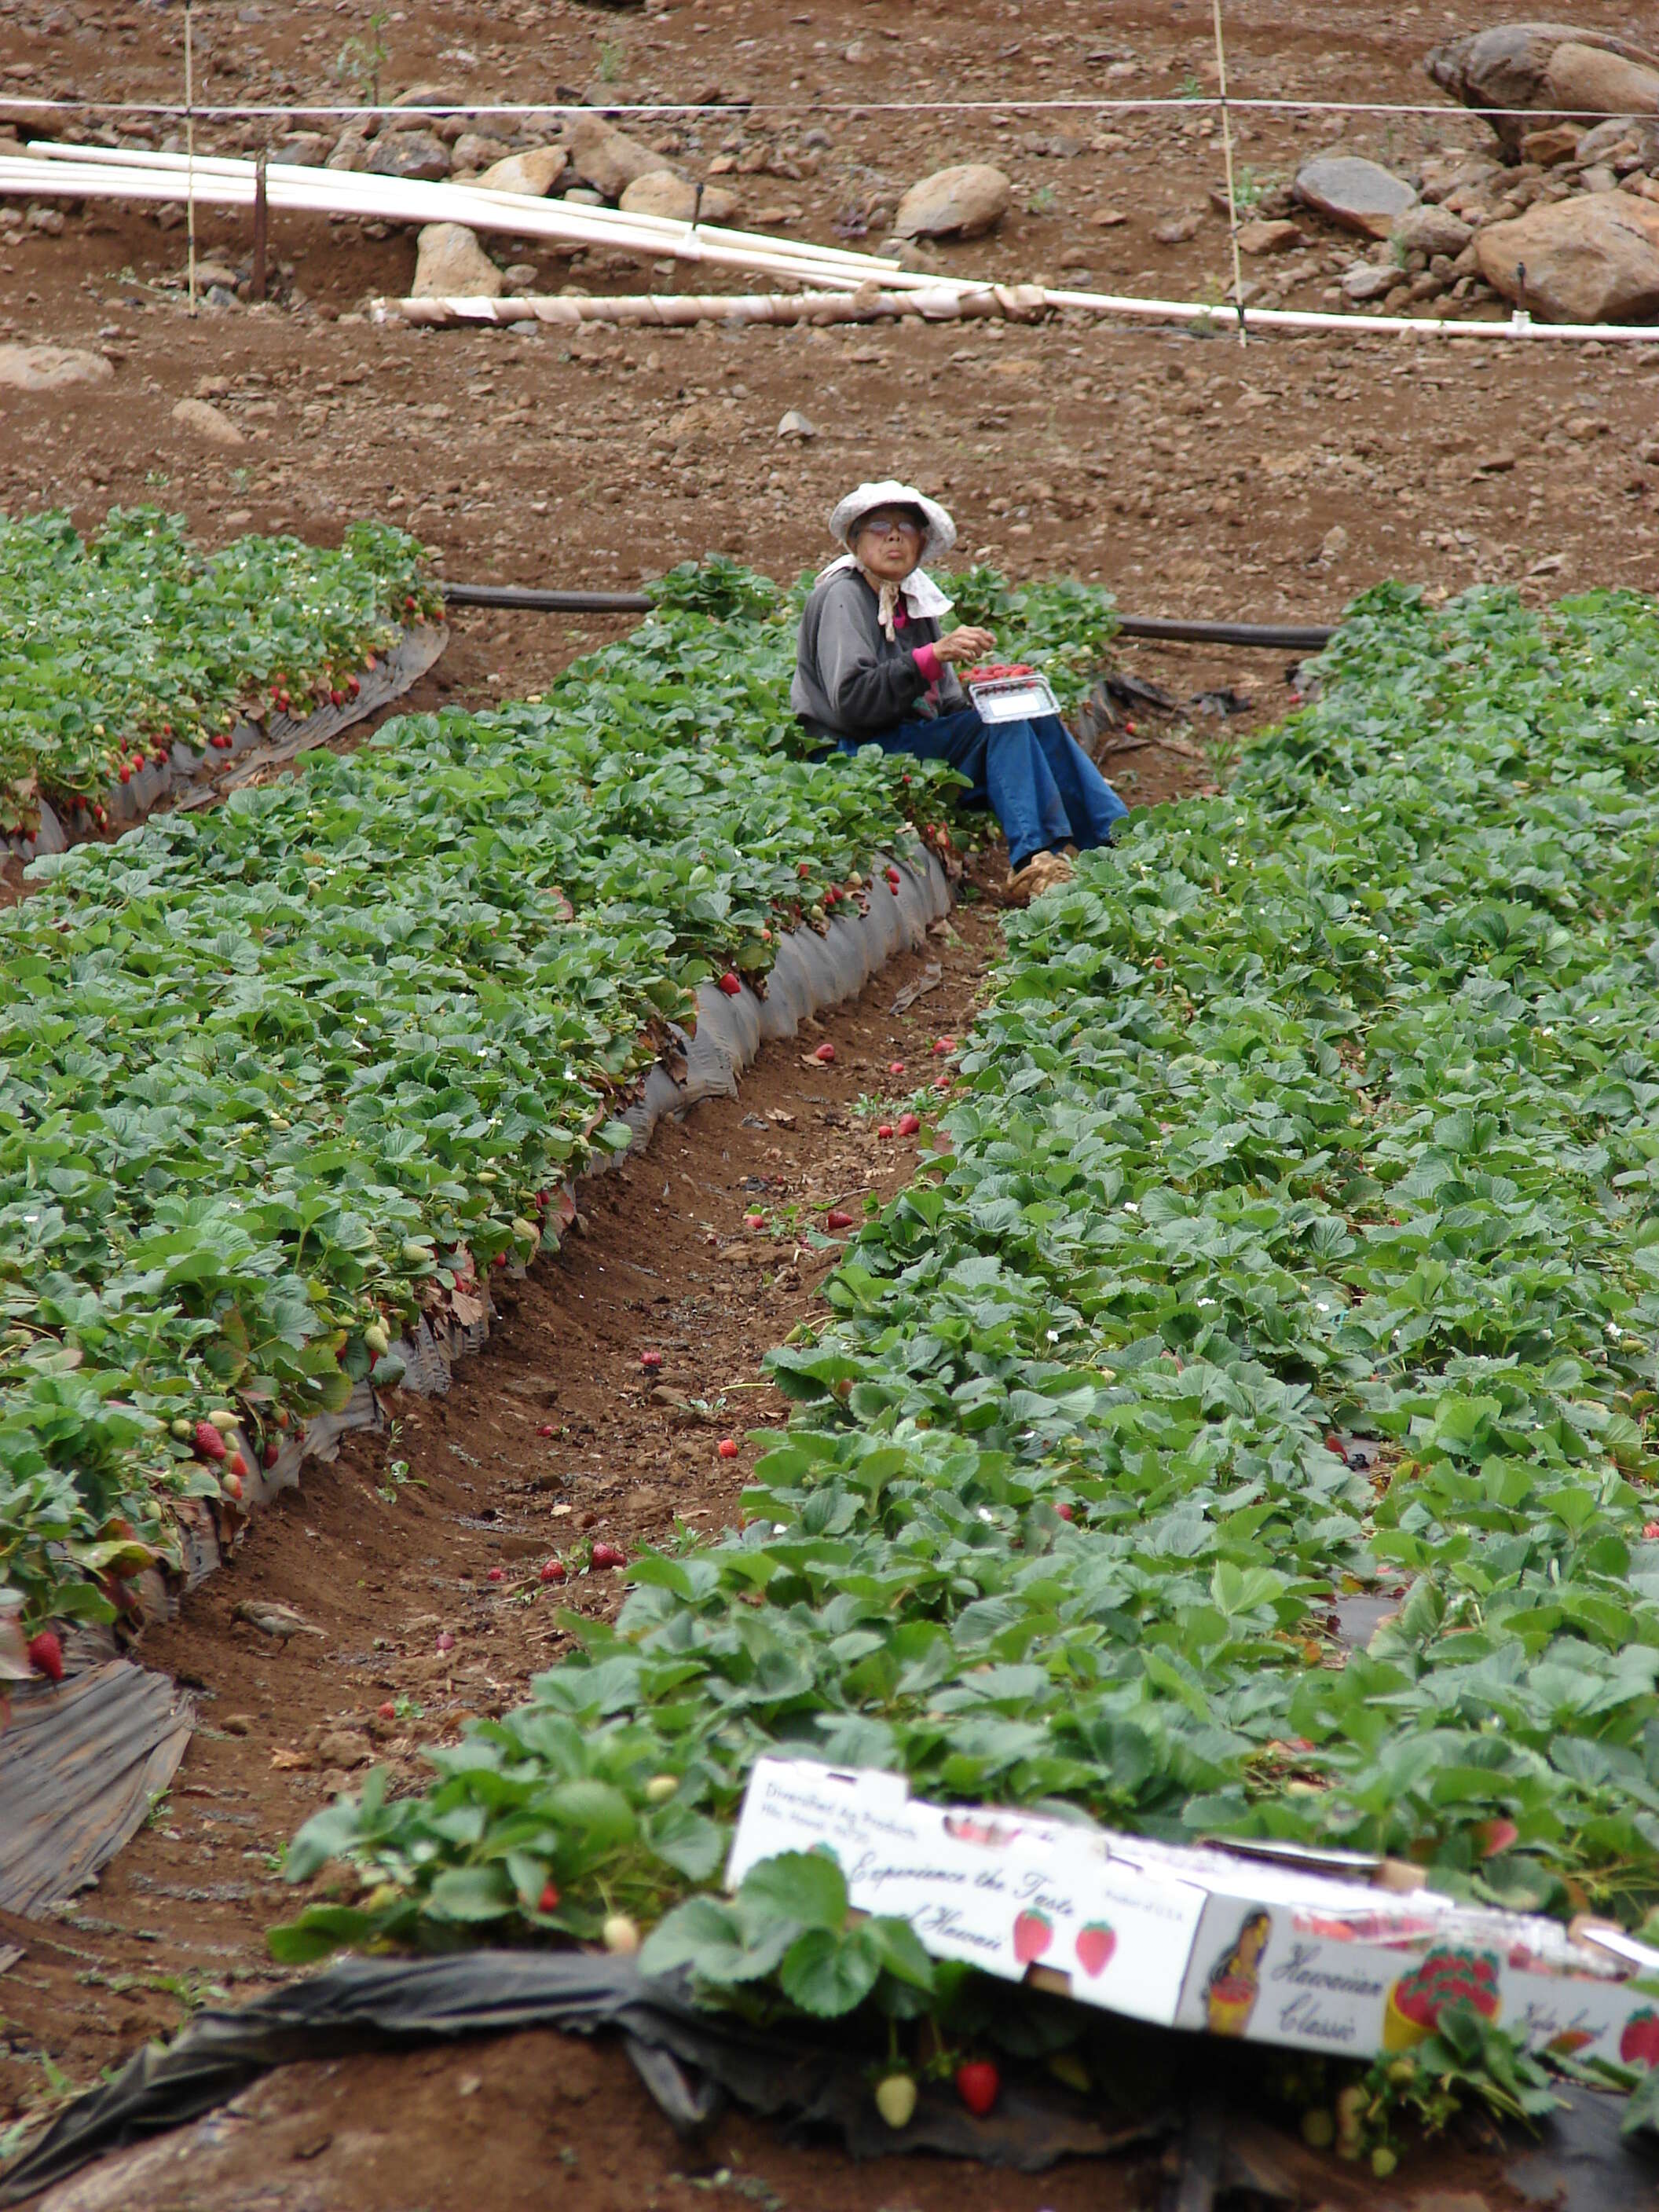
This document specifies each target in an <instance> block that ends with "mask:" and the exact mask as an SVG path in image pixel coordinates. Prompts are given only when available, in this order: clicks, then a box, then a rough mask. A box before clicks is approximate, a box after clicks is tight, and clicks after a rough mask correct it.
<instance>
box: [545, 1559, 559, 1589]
mask: <svg viewBox="0 0 1659 2212" xmlns="http://www.w3.org/2000/svg"><path fill="white" fill-rule="evenodd" d="M542 1580H543V1581H544V1583H562V1581H563V1580H564V1561H563V1560H562V1559H550V1560H549V1561H548V1563H547V1565H545V1566H544V1568H543V1569H542Z"/></svg>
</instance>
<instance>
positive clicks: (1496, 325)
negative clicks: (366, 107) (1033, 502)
mask: <svg viewBox="0 0 1659 2212" xmlns="http://www.w3.org/2000/svg"><path fill="white" fill-rule="evenodd" d="M41 150H42V151H43V152H45V151H46V149H45V148H44V147H43V148H42V149H41ZM105 150H106V149H96V151H97V152H98V154H99V155H100V157H101V155H102V154H103V152H104V151H105ZM107 150H110V151H112V152H115V153H118V154H121V155H125V156H127V157H128V158H126V159H124V160H122V161H115V162H105V161H103V160H102V159H101V158H100V159H99V160H97V161H90V160H84V159H81V158H78V156H79V155H80V152H81V149H69V148H61V149H54V150H52V153H51V156H50V158H49V159H46V160H44V161H43V160H40V159H38V158H34V157H32V156H16V155H13V156H6V155H0V192H7V191H11V192H18V193H24V194H30V195H38V194H40V192H42V191H52V192H56V193H57V194H58V195H60V196H61V197H65V198H72V199H89V198H95V197H110V198H128V199H143V200H167V199H173V198H176V197H177V195H178V187H177V172H176V170H175V169H174V168H173V167H171V166H170V165H171V164H173V163H178V164H179V166H183V158H184V157H182V156H179V155H164V156H161V157H159V158H158V157H155V156H149V158H148V159H146V158H144V157H143V153H142V150H141V149H130V148H120V149H107ZM134 156H137V158H132V157H134ZM195 171H196V175H197V192H198V196H205V197H211V198H212V199H214V200H216V202H218V203H219V204H222V205H228V206H236V207H240V206H251V205H252V200H253V195H254V165H253V163H252V162H251V161H231V160H228V159H226V158H224V157H198V159H197V161H196V164H195ZM204 171H207V172H208V173H207V174H205V175H204ZM267 177H268V180H269V181H268V185H267V192H268V197H269V201H270V205H271V206H273V207H281V208H286V209H290V210H295V211H309V212H312V213H319V214H343V215H356V216H362V215H367V214H372V215H374V216H384V217H385V218H386V219H388V220H390V221H392V222H417V223H426V222H459V223H464V224H465V225H467V226H469V227H470V228H476V229H489V230H501V231H508V232H511V233H513V234H516V235H519V236H525V237H546V238H551V239H556V240H561V241H562V242H563V243H565V244H575V245H580V246H611V247H612V248H614V249H616V250H617V251H619V252H633V253H638V254H640V255H641V256H642V257H645V258H657V257H659V256H661V255H663V254H671V255H672V256H673V257H674V258H676V259H678V260H683V261H699V262H703V263H706V264H708V266H710V267H712V268H721V269H732V270H754V271H757V272H759V273H760V274H763V275H768V276H784V277H787V278H789V279H790V280H791V281H792V282H795V283H802V284H809V285H816V286H818V287H820V288H822V289H825V290H827V291H832V292H837V293H842V292H853V291H856V290H858V289H860V288H861V287H863V286H865V285H871V286H873V287H875V288H877V289H878V290H881V291H891V292H926V291H935V290H936V291H939V292H956V293H957V294H961V293H964V292H969V293H983V292H985V291H986V290H987V289H1007V290H1010V291H1011V292H1012V293H1014V294H1017V295H1020V308H1019V312H1022V313H1029V312H1030V307H1031V306H1032V305H1041V306H1043V307H1050V308H1056V309H1060V308H1067V307H1072V308H1077V309H1079V310H1080V311H1081V312H1083V313H1087V314H1095V315H1115V316H1122V317H1124V318H1126V319H1130V320H1134V321H1141V322H1159V323H1182V324H1187V325H1192V324H1194V323H1196V324H1199V325H1202V326H1204V327H1206V328H1209V329H1218V330H1226V329H1235V330H1236V329H1237V327H1238V325H1239V321H1240V319H1241V316H1242V319H1243V323H1244V325H1245V327H1246V328H1247V329H1249V330H1261V331H1326V332H1329V333H1333V334H1335V335H1340V336H1347V337H1367V336H1372V335H1376V336H1379V337H1389V336H1394V337H1417V338H1487V339H1522V340H1525V339H1534V338H1544V339H1559V340H1562V341H1565V342H1568V343H1584V342H1589V341H1592V340H1594V341H1598V342H1600V343H1607V344H1626V345H1632V344H1634V345H1640V344H1645V343H1651V342H1654V341H1656V340H1659V325H1652V324H1647V325H1643V324H1627V323H1539V322H1534V320H1533V319H1532V317H1531V316H1530V315H1529V314H1528V313H1525V312H1524V311H1523V310H1522V309H1519V308H1517V309H1516V311H1515V312H1514V313H1512V314H1511V315H1510V316H1509V317H1508V318H1507V319H1504V321H1502V322H1486V321H1477V320H1474V319H1471V320H1469V321H1467V322H1465V321H1462V320H1455V321H1454V320H1450V319H1445V318H1430V317H1426V316H1423V317H1418V316H1409V315H1398V316H1395V315H1364V314H1332V313H1320V312H1318V311H1316V310H1312V309H1302V308H1289V307H1282V308H1281V307H1245V308H1243V309H1239V308H1237V307H1218V306H1216V305H1214V304H1213V303H1212V302H1210V301H1197V300H1148V299H1143V298H1139V297H1137V296H1135V295H1132V294H1123V293H1109V292H1077V291H1056V290H1053V289H1038V288H1035V287H1030V286H1017V287H1012V288H994V287H987V286H986V284H985V283H984V282H983V280H982V279H979V280H975V279H972V278H966V277H939V276H930V275H926V274H923V273H921V272H920V271H912V270H902V269H900V268H898V267H897V266H896V264H893V263H891V262H888V261H883V260H879V259H878V258H876V257H875V256H874V255H866V254H854V253H846V254H841V253H838V252H836V250H835V249H832V248H818V249H815V251H816V252H817V253H819V254H821V255H823V256H824V257H826V258H823V259H817V260H815V259H814V258H811V256H809V255H807V254H805V253H801V252H797V250H796V248H795V247H794V246H793V244H790V245H785V246H780V245H778V244H777V243H776V241H775V240H771V239H769V238H764V237H761V236H759V235H757V234H752V233H749V232H744V231H725V232H709V231H708V230H705V229H703V228H702V227H701V226H696V225H692V224H690V223H680V222H674V221H673V219H672V218H671V217H668V216H641V217H638V218H635V217H631V216H623V215H622V214H620V213H619V212H617V211H616V210H611V209H606V208H580V209H571V208H569V207H568V206H567V204H565V203H564V202H562V201H558V200H546V199H538V198H532V197H529V196H527V195H524V196H521V195H518V194H513V193H506V192H502V193H497V192H493V191H478V190H477V188H476V187H474V186H471V185H447V184H425V183H421V182H418V181H416V180H414V179H408V178H391V177H370V176H367V175H364V174H363V173H361V172H358V171H353V170H325V169H303V168H295V167H292V166H291V165H287V164H272V165H271V166H270V168H269V170H268V171H267ZM204 186H205V188H206V189H205V193H204V190H203V188H204ZM481 319H482V318H481ZM491 319H493V318H491Z"/></svg>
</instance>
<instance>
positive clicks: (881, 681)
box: [789, 568, 968, 744]
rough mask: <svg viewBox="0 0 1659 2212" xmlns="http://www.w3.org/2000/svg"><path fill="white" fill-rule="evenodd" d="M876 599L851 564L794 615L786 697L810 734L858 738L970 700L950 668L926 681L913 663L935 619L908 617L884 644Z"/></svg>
mask: <svg viewBox="0 0 1659 2212" xmlns="http://www.w3.org/2000/svg"><path fill="white" fill-rule="evenodd" d="M878 605H879V602H878V599H877V597H876V594H875V592H873V591H872V589H871V587H870V586H869V585H868V584H866V582H865V580H864V579H863V577H862V576H861V575H860V574H859V573H858V571H857V570H856V569H855V568H840V569H837V570H836V572H835V573H834V574H831V575H828V576H825V577H823V578H822V579H821V580H820V581H819V582H818V583H817V584H816V585H815V586H813V589H812V594H811V598H810V599H808V600H807V602H806V605H805V610H804V611H803V612H802V615H801V618H800V639H799V643H798V645H797V647H796V648H795V679H794V682H793V684H791V685H790V687H789V703H790V705H791V706H792V707H793V708H794V710H795V713H796V714H797V715H798V717H799V720H800V721H801V722H802V724H803V725H804V726H805V728H806V729H808V730H809V731H810V732H811V733H812V735H813V736H814V737H818V738H834V739H836V740H840V739H842V738H847V739H850V740H851V741H852V742H853V743H854V744H866V743H867V742H868V740H869V739H871V738H875V737H878V736H879V735H880V733H881V732H883V731H884V730H890V729H891V728H892V726H893V725H894V724H895V723H896V722H908V721H915V720H924V719H925V720H932V719H933V717H934V716H935V715H936V714H957V713H959V712H960V711H961V709H962V708H963V707H964V706H966V704H967V703H968V702H967V698H966V695H965V694H964V693H963V688H962V685H961V684H959V683H958V681H957V674H956V671H955V670H954V669H953V668H945V670H944V671H942V672H941V674H940V676H939V681H938V683H937V684H932V685H930V684H929V683H928V681H927V678H926V677H925V676H924V675H923V674H922V672H921V670H920V669H919V668H918V667H917V666H916V663H915V647H917V646H919V645H932V644H933V643H935V642H936V641H937V640H938V638H939V624H938V623H936V622H933V621H931V620H928V619H927V618H926V617H918V616H915V615H912V616H910V617H909V618H908V621H907V622H906V623H905V624H904V626H903V628H902V629H900V631H899V633H898V638H897V641H896V643H893V642H890V641H889V640H888V638H887V637H886V635H884V632H883V629H882V627H881V623H880V622H879V621H878Z"/></svg>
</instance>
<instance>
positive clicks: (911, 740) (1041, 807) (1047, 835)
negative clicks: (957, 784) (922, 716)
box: [841, 707, 1129, 868]
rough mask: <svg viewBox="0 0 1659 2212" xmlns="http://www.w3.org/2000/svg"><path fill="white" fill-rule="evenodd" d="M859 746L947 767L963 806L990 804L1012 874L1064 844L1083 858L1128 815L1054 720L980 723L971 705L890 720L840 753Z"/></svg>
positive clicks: (843, 744) (1055, 717)
mask: <svg viewBox="0 0 1659 2212" xmlns="http://www.w3.org/2000/svg"><path fill="white" fill-rule="evenodd" d="M860 744H874V745H879V746H880V747H881V749H882V750H883V752H884V753H914V754H915V756H916V757H917V759H918V760H942V761H948V762H949V763H950V764H951V767H952V768H953V769H957V772H958V773H959V774H960V775H965V776H966V777H967V778H968V780H969V783H970V784H971V785H972V787H973V788H972V789H971V790H970V791H969V793H968V794H967V799H966V804H967V805H969V806H985V805H988V806H989V807H990V809H991V811H992V812H993V813H994V815H995V816H996V817H997V820H998V821H999V822H1000V823H1001V824H1002V834H1003V835H1004V836H1005V837H1006V839H1007V840H1008V865H1009V866H1010V867H1012V868H1019V867H1024V865H1025V863H1026V861H1027V860H1030V859H1031V857H1032V856H1033V854H1037V853H1049V852H1057V851H1058V850H1059V848H1060V847H1061V846H1062V845H1075V846H1077V847H1078V848H1079V851H1083V852H1086V851H1087V850H1088V849H1089V848H1090V847H1091V846H1093V845H1106V844H1109V843H1110V842H1111V836H1112V829H1113V827H1114V825H1115V823H1119V822H1121V820H1122V819H1123V817H1124V816H1125V815H1126V814H1127V812H1128V811H1129V810H1128V808H1127V806H1126V805H1124V804H1123V801H1122V800H1121V799H1120V798H1119V797H1118V795H1117V793H1115V791H1114V790H1113V789H1112V787H1111V785H1110V784H1109V783H1108V782H1107V781H1106V779H1105V777H1104V776H1103V775H1102V774H1101V772H1100V770H1099V769H1097V767H1096V766H1095V764H1094V763H1093V762H1092V761H1091V759H1090V757H1089V756H1088V754H1087V753H1085V751H1084V750H1083V748H1082V746H1081V745H1079V744H1078V742H1077V740H1076V738H1073V737H1072V736H1070V735H1069V734H1068V733H1067V732H1066V726H1065V725H1064V724H1063V723H1062V722H1061V720H1060V717H1059V715H1058V714H1044V715H1042V716H1041V717H1039V719H1038V720H1036V721H1035V722H982V721H981V720H980V716H979V709H978V708H976V707H964V708H962V709H961V711H960V712H959V713H957V714H940V715H939V716H938V717H936V718H935V719H934V720H932V721H927V720H921V721H915V722H896V723H895V724H894V726H893V727H892V728H891V729H890V730H881V731H878V732H877V734H876V735H875V736H874V737H872V738H842V740H841V750H842V752H844V753H855V752H857V751H858V750H859V748H860Z"/></svg>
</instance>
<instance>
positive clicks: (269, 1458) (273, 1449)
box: [259, 1437, 281, 1467]
mask: <svg viewBox="0 0 1659 2212" xmlns="http://www.w3.org/2000/svg"><path fill="white" fill-rule="evenodd" d="M279 1449H281V1447H280V1446H279V1445H278V1443H277V1442H276V1437H266V1439H265V1448H264V1451H263V1452H261V1453H260V1455H259V1456H260V1458H261V1459H263V1460H264V1463H265V1465H266V1466H267V1467H275V1466H276V1455H277V1452H278V1451H279Z"/></svg>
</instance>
